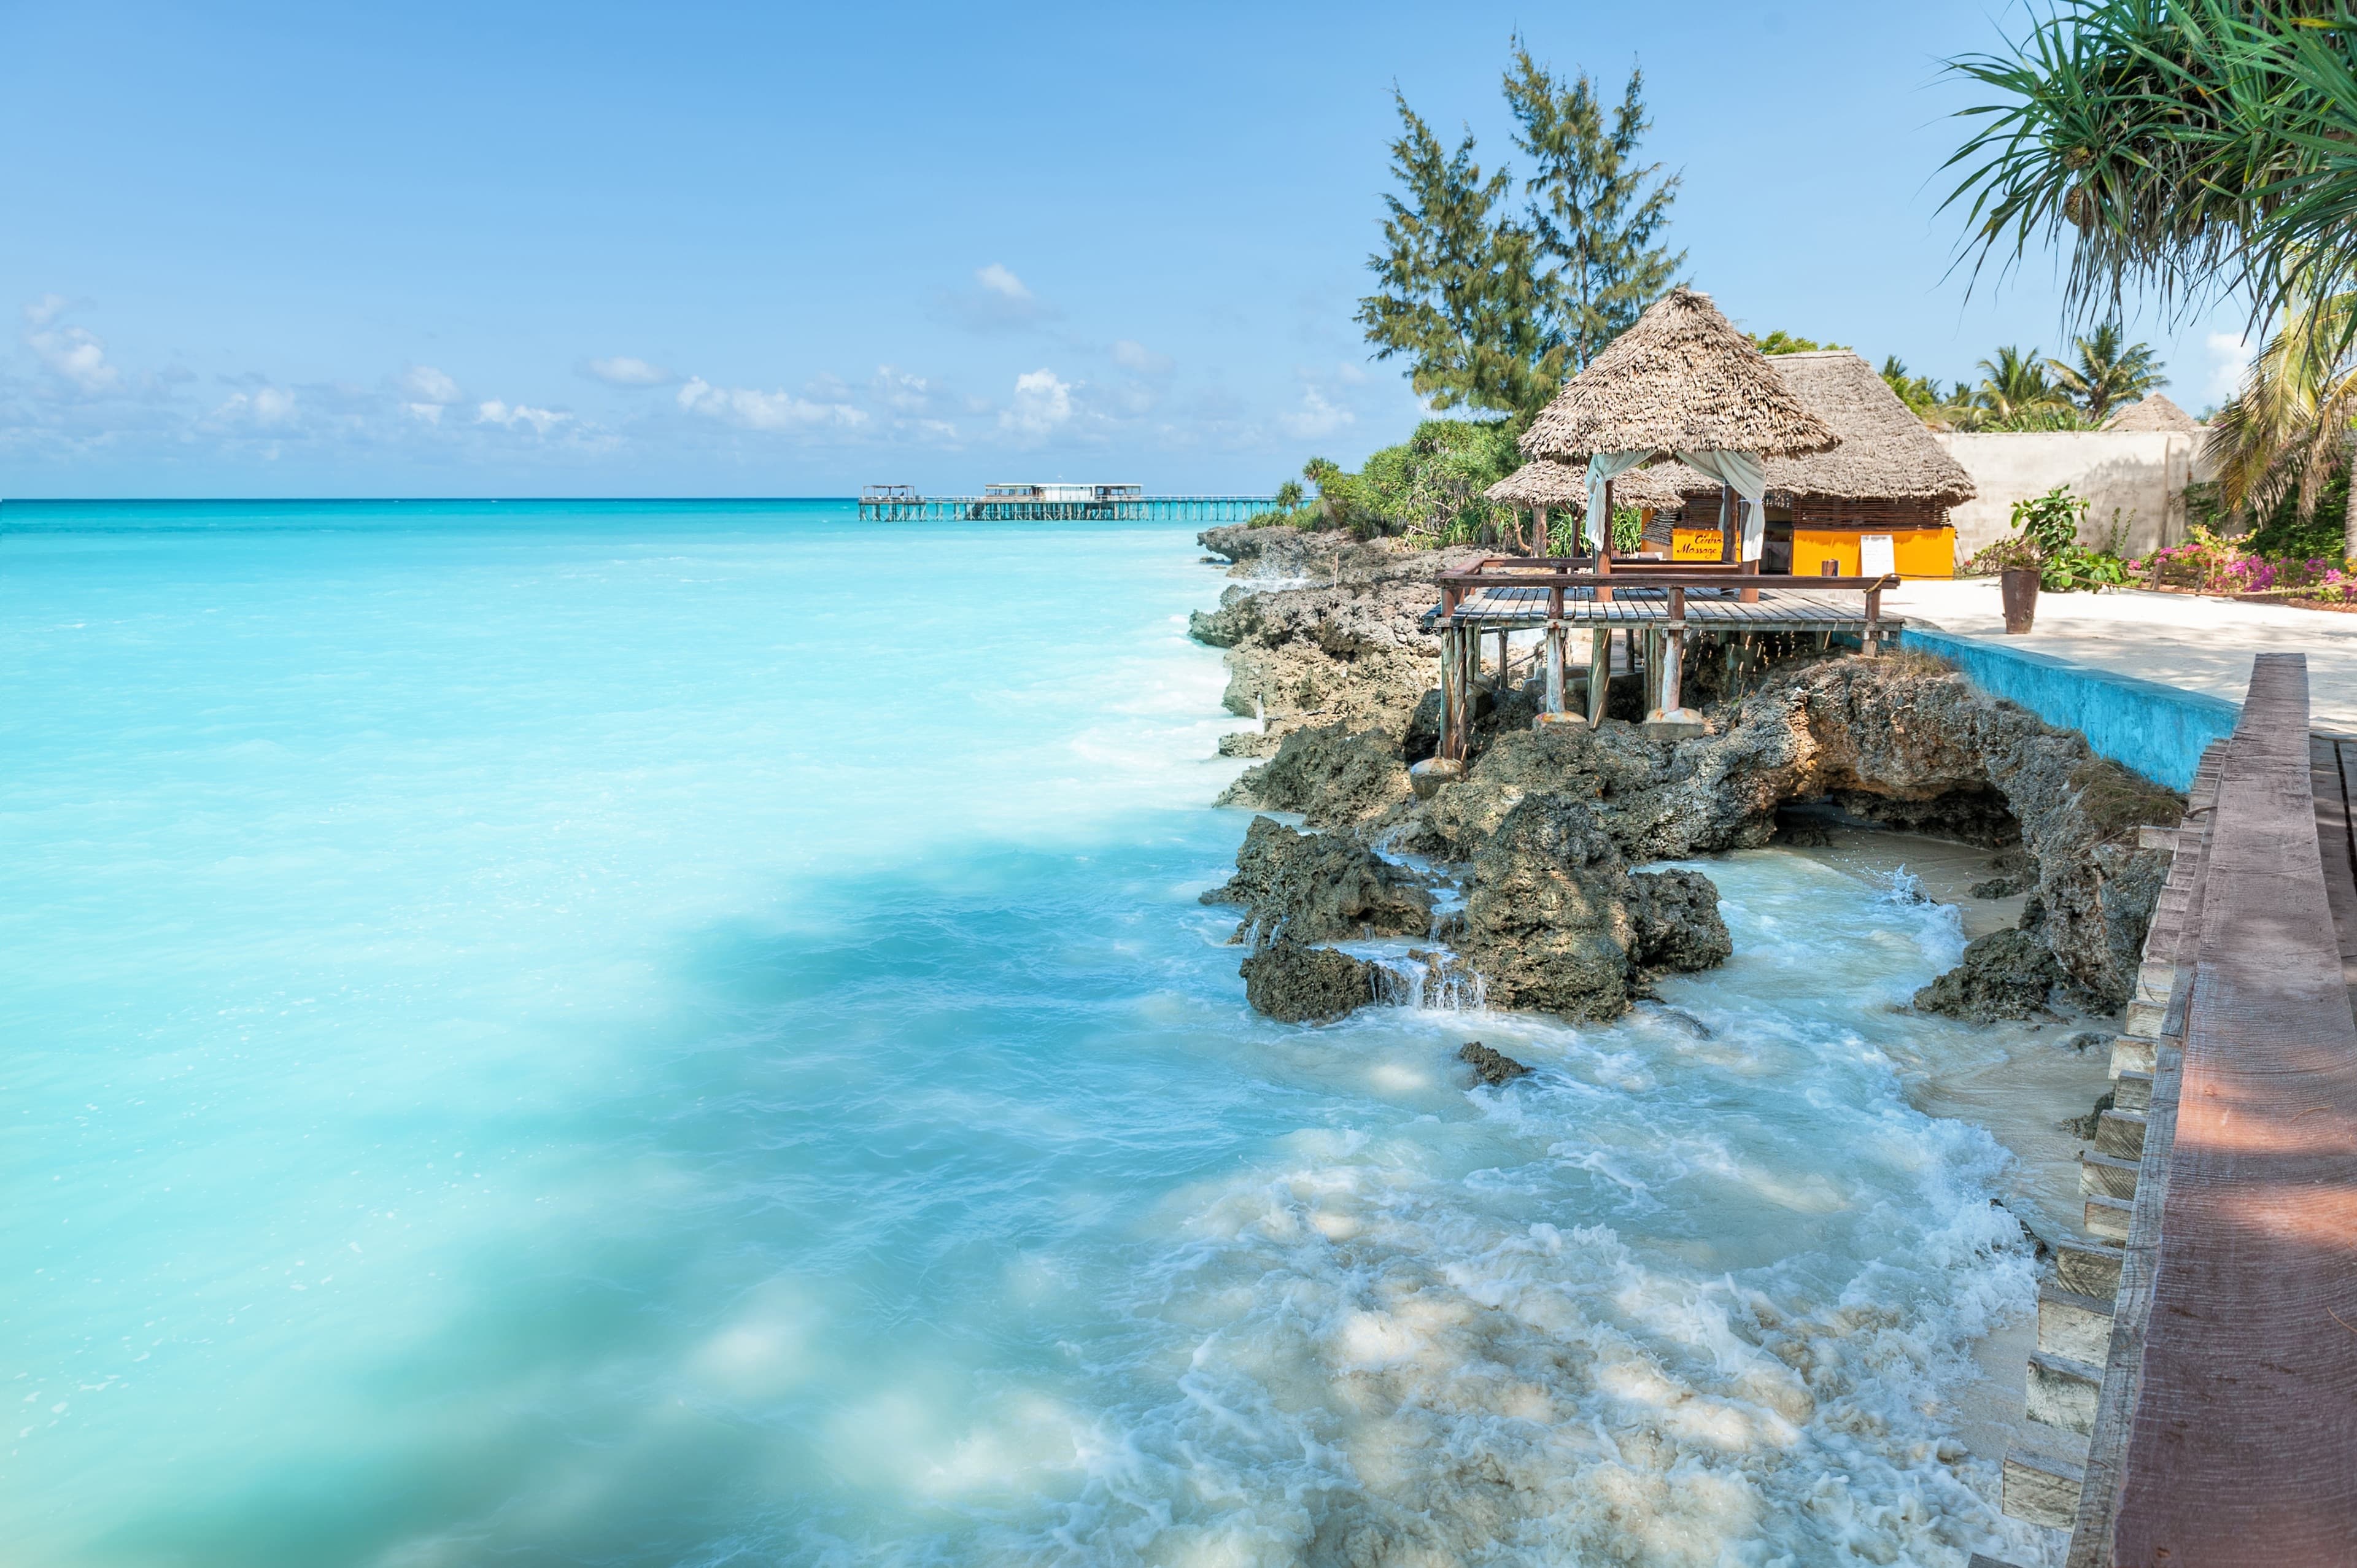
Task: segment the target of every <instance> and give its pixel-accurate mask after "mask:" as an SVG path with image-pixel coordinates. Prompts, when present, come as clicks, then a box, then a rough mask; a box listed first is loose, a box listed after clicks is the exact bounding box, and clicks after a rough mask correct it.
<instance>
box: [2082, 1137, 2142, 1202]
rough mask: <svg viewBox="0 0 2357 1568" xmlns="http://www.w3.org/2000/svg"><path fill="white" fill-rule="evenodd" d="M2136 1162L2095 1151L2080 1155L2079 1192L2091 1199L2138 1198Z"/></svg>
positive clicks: (2087, 1151) (2090, 1150) (2091, 1150)
mask: <svg viewBox="0 0 2357 1568" xmlns="http://www.w3.org/2000/svg"><path fill="white" fill-rule="evenodd" d="M2079 1190H2080V1191H2081V1192H2083V1193H2085V1194H2086V1195H2087V1196H2088V1197H2118V1198H2132V1197H2136V1161H2134V1160H2124V1159H2122V1158H2120V1157H2119V1156H2118V1155H2099V1154H2097V1153H2095V1152H2094V1151H2093V1149H2089V1150H2086V1151H2084V1152H2083V1153H2082V1154H2081V1155H2079Z"/></svg>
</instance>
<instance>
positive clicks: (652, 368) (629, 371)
mask: <svg viewBox="0 0 2357 1568" xmlns="http://www.w3.org/2000/svg"><path fill="white" fill-rule="evenodd" d="M586 369H587V371H588V372H589V373H590V374H591V375H593V376H595V377H597V379H598V380H599V381H604V382H605V383H606V384H607V385H608V386H609V387H659V386H662V384H663V383H664V382H666V381H670V380H671V379H672V373H671V372H670V371H666V370H664V369H663V368H662V366H661V365H654V364H650V363H648V362H647V361H646V360H638V359H633V358H631V357H630V355H628V354H616V355H614V356H613V357H612V358H610V359H605V360H590V361H589V363H588V364H587V367H586Z"/></svg>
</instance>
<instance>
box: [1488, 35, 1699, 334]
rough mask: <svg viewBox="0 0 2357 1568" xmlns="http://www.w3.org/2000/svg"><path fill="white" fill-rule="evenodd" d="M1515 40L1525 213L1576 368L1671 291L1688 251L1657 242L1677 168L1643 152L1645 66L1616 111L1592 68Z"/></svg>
mask: <svg viewBox="0 0 2357 1568" xmlns="http://www.w3.org/2000/svg"><path fill="white" fill-rule="evenodd" d="M1513 50H1514V56H1513V63H1512V66H1511V67H1510V68H1509V69H1508V70H1507V71H1506V102H1507V104H1508V105H1509V106H1510V107H1511V108H1512V110H1513V112H1514V121H1515V124H1516V125H1517V126H1518V129H1517V131H1516V133H1515V135H1514V145H1516V146H1519V147H1520V148H1522V150H1523V152H1524V153H1525V154H1526V155H1528V156H1529V157H1530V158H1531V160H1532V163H1533V166H1534V168H1533V172H1532V174H1531V176H1530V177H1528V178H1527V179H1525V180H1524V181H1523V194H1524V196H1526V197H1527V198H1529V200H1530V207H1529V213H1528V222H1529V225H1530V229H1531V232H1532V234H1533V236H1534V238H1535V239H1536V241H1537V244H1538V255H1539V263H1540V265H1541V266H1542V267H1544V269H1545V275H1544V280H1543V284H1544V295H1545V297H1546V302H1547V305H1548V307H1549V310H1550V313H1551V314H1552V315H1553V316H1554V317H1555V328H1556V332H1557V334H1558V335H1559V337H1560V338H1561V340H1562V341H1563V343H1564V344H1565V345H1566V347H1568V348H1569V349H1570V350H1571V363H1572V368H1573V369H1574V370H1584V369H1586V368H1587V363H1588V361H1589V360H1593V359H1595V358H1596V356H1597V355H1598V354H1599V353H1601V352H1602V351H1603V349H1604V346H1605V345H1606V344H1608V343H1609V342H1611V341H1612V339H1613V338H1617V337H1619V336H1620V334H1621V332H1622V331H1623V330H1625V329H1626V328H1628V327H1629V326H1630V325H1631V323H1632V322H1634V321H1635V320H1636V319H1637V317H1640V316H1641V315H1643V314H1644V311H1645V307H1646V306H1649V305H1651V304H1652V303H1653V302H1654V301H1655V300H1657V299H1659V298H1661V296H1662V295H1663V294H1664V293H1665V292H1667V291H1668V289H1669V286H1670V285H1671V284H1672V283H1673V282H1674V280H1675V279H1676V276H1677V271H1678V268H1679V267H1681V266H1683V265H1684V263H1685V259H1686V257H1685V252H1684V251H1677V252H1672V251H1671V250H1670V249H1669V248H1668V247H1667V246H1666V245H1663V244H1660V243H1658V242H1657V238H1658V236H1659V235H1660V233H1661V231H1662V229H1663V226H1664V225H1665V224H1666V223H1667V222H1668V221H1669V216H1670V203H1671V202H1672V201H1674V200H1675V199H1676V198H1677V189H1678V177H1677V176H1676V175H1674V174H1673V175H1664V174H1663V173H1662V172H1661V168H1662V166H1661V165H1659V164H1649V163H1643V162H1641V161H1640V159H1639V156H1638V145H1639V143H1640V142H1641V140H1642V139H1643V136H1644V134H1645V132H1646V131H1647V129H1649V128H1650V126H1651V125H1652V122H1651V121H1649V120H1647V119H1646V118H1645V102H1644V83H1645V79H1644V75H1643V73H1642V72H1641V71H1637V70H1631V72H1630V73H1629V85H1628V87H1627V88H1626V89H1625V90H1624V91H1622V93H1621V95H1620V103H1619V104H1618V105H1617V106H1615V107H1613V108H1611V109H1610V110H1609V112H1608V110H1607V108H1606V105H1605V102H1604V100H1603V98H1602V97H1601V95H1599V94H1598V91H1597V87H1596V83H1595V81H1593V80H1591V79H1590V78H1589V77H1588V75H1587V72H1585V71H1582V72H1580V73H1579V74H1578V75H1577V76H1576V77H1574V78H1573V79H1572V80H1571V81H1568V82H1565V81H1557V80H1556V79H1555V77H1554V76H1553V75H1552V74H1551V73H1550V72H1549V71H1548V70H1547V69H1546V68H1545V67H1544V66H1542V65H1540V64H1539V63H1538V62H1537V61H1536V60H1535V59H1533V58H1532V57H1531V51H1530V46H1529V45H1528V44H1527V43H1526V42H1524V41H1523V39H1522V38H1515V39H1514V42H1513Z"/></svg>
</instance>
